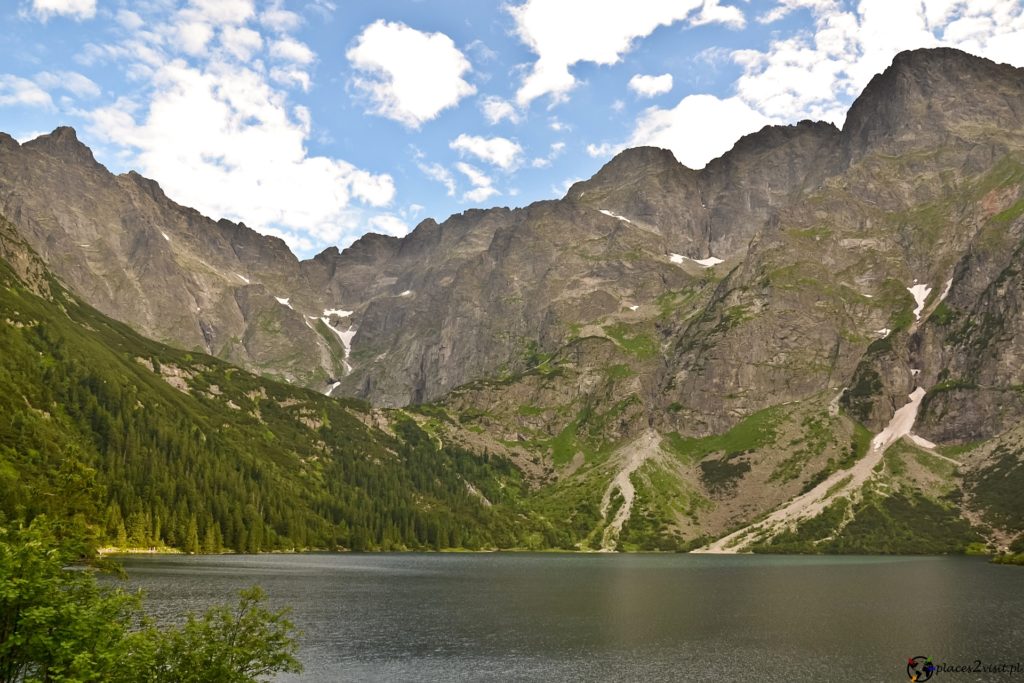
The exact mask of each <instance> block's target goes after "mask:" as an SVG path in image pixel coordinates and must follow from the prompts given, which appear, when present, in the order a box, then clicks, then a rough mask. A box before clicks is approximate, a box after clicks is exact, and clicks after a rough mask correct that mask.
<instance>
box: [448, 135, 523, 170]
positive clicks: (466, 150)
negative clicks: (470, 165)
mask: <svg viewBox="0 0 1024 683" xmlns="http://www.w3.org/2000/svg"><path fill="white" fill-rule="evenodd" d="M448 146H449V147H450V148H451V149H454V150H456V151H457V152H459V153H460V154H472V155H473V156H475V157H476V158H478V159H481V160H483V161H486V162H487V163H490V164H494V165H495V166H497V167H499V168H501V169H503V170H506V171H508V170H511V169H513V168H514V167H516V166H518V165H519V162H520V161H521V160H522V155H523V148H522V147H520V146H519V143H517V142H513V141H512V140H509V139H508V138H502V137H493V138H484V137H480V136H479V135H466V134H465V133H463V134H461V135H459V137H457V138H455V139H454V140H452V141H451V143H449V145H448Z"/></svg>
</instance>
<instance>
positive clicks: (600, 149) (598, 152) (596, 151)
mask: <svg viewBox="0 0 1024 683" xmlns="http://www.w3.org/2000/svg"><path fill="white" fill-rule="evenodd" d="M639 144H644V143H639ZM625 147H626V146H625V145H621V144H620V145H614V144H612V143H610V142H602V143H601V144H599V145H595V144H593V143H591V144H589V145H587V154H588V155H589V156H591V157H593V158H594V159H598V158H601V157H610V156H612V155H614V154H618V153H619V152H621V151H622V150H623V149H625Z"/></svg>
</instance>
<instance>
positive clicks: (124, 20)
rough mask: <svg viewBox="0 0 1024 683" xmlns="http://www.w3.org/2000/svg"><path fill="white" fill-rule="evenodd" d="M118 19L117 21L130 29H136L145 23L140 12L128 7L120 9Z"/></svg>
mask: <svg viewBox="0 0 1024 683" xmlns="http://www.w3.org/2000/svg"><path fill="white" fill-rule="evenodd" d="M116 19H117V23H119V24H121V26H123V27H124V28H126V29H128V30H129V31H136V30H138V29H140V28H142V25H143V24H144V23H145V22H144V21H142V17H140V16H139V15H138V14H136V13H135V12H132V11H131V10H126V9H122V10H118V11H117V17H116Z"/></svg>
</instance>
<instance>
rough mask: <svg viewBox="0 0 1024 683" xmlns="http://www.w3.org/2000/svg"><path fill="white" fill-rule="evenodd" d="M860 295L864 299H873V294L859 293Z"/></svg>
mask: <svg viewBox="0 0 1024 683" xmlns="http://www.w3.org/2000/svg"><path fill="white" fill-rule="evenodd" d="M861 296H862V297H864V298H865V299H874V298H875V295H874V294H861Z"/></svg>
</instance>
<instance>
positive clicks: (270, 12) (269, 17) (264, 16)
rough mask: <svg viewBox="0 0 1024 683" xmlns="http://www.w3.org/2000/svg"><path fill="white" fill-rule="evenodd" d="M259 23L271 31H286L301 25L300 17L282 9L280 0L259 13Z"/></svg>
mask: <svg viewBox="0 0 1024 683" xmlns="http://www.w3.org/2000/svg"><path fill="white" fill-rule="evenodd" d="M260 23H261V24H263V25H264V26H266V27H267V28H269V29H271V30H273V31H278V32H280V33H287V32H289V31H294V30H295V29H297V28H299V27H300V26H302V17H301V16H299V15H298V14H296V13H295V12H292V11H289V10H286V9H284V7H283V5H282V2H281V0H276V1H275V2H273V3H271V4H270V6H269V7H268V8H267V9H266V10H264V11H263V12H262V13H261V14H260Z"/></svg>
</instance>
